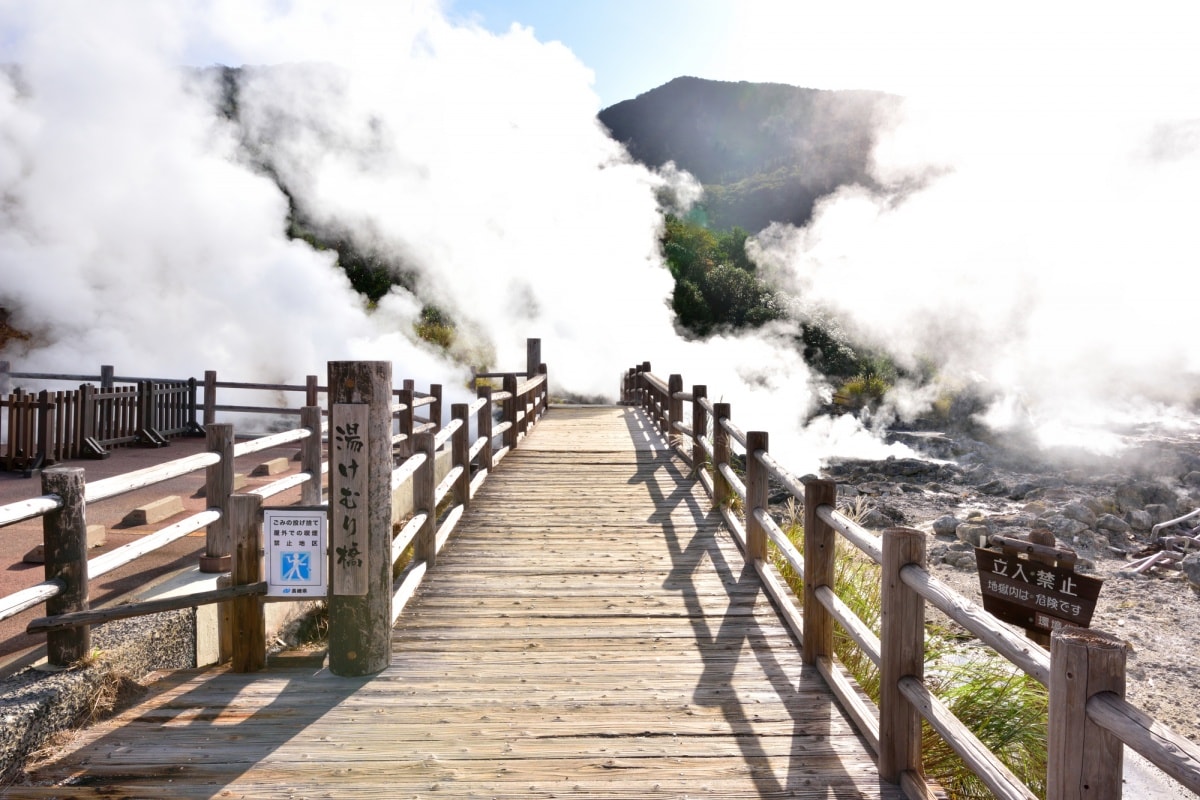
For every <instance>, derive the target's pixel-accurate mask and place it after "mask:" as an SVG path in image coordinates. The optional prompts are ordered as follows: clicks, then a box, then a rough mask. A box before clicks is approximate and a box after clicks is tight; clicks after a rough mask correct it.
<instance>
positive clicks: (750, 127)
mask: <svg viewBox="0 0 1200 800" xmlns="http://www.w3.org/2000/svg"><path fill="white" fill-rule="evenodd" d="M896 102H897V98H896V97H894V96H892V95H887V94H883V93H880V92H866V91H842V92H831V91H821V90H817V89H804V88H800V87H796V86H787V85H784V84H777V83H747V82H744V81H743V82H739V83H731V82H725V81H711V80H703V79H700V78H688V77H683V78H676V79H675V80H673V81H671V82H670V83H667V84H664V85H663V86H660V87H658V88H657V89H653V90H651V91H649V92H645V93H644V94H640V95H638V96H637V97H636V98H634V99H632V100H625V101H623V102H620V103H617V104H616V105H613V106H610V107H608V108H606V109H604V110H603V111H601V112H600V121H601V122H602V123H604V125H605V126H606V127H607V128H608V130H609V132H610V134H611V135H612V137H613V138H614V139H616V140H617V141H619V142H622V143H623V144H624V145H625V146H626V148H628V150H629V152H630V154H631V155H633V157H634V158H636V159H638V160H639V161H641V162H642V163H644V164H646V165H648V166H652V167H660V166H662V165H664V164H666V163H667V162H668V161H673V162H675V165H676V166H677V167H679V168H680V169H683V170H686V171H688V172H690V173H691V174H692V175H694V176H696V178H697V179H698V180H699V181H700V182H701V183H702V184H703V185H704V189H705V197H704V200H703V201H702V203H701V206H700V208H699V209H698V211H699V213H700V214H701V215H702V218H703V219H704V220H705V221H706V223H707V224H708V226H709V227H711V228H714V229H719V230H727V229H730V228H733V227H741V228H745V229H746V230H748V231H750V232H751V233H754V232H757V231H759V230H762V229H763V228H765V227H766V226H767V225H769V224H770V223H771V222H790V223H792V224H794V225H803V224H804V223H805V222H807V221H808V218H809V217H810V216H811V214H812V209H813V205H814V203H815V202H816V200H817V199H818V198H820V197H821V196H822V195H825V194H828V193H830V192H832V191H833V190H834V189H836V188H837V187H838V186H840V185H842V184H846V183H864V184H870V182H871V179H870V177H869V175H868V172H867V165H868V160H869V158H870V153H871V148H872V146H873V144H874V142H875V137H876V134H877V131H878V130H879V127H880V125H881V123H883V122H884V121H885V120H886V118H887V116H888V115H889V114H890V113H891V111H892V109H893V108H894V105H895V103H896Z"/></svg>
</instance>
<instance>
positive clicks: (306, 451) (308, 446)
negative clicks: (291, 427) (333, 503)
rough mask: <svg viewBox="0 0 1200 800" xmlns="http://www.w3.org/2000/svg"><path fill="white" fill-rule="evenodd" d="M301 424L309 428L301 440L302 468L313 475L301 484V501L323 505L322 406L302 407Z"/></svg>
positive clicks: (308, 504)
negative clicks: (305, 436) (306, 435)
mask: <svg viewBox="0 0 1200 800" xmlns="http://www.w3.org/2000/svg"><path fill="white" fill-rule="evenodd" d="M300 424H301V425H302V426H303V427H305V428H307V429H308V430H309V435H308V437H307V438H305V439H303V440H301V442H300V469H302V470H304V471H305V472H307V473H308V474H309V475H311V476H312V478H311V479H310V480H307V481H305V482H304V483H303V484H301V485H300V502H301V503H303V504H304V505H306V506H319V505H321V407H320V406H315V405H308V406H305V407H304V408H302V409H300Z"/></svg>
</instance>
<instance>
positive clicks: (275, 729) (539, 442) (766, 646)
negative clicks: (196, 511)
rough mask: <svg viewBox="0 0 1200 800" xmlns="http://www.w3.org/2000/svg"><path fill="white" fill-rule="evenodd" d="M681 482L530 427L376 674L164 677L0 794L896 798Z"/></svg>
mask: <svg viewBox="0 0 1200 800" xmlns="http://www.w3.org/2000/svg"><path fill="white" fill-rule="evenodd" d="M684 469H685V467H684V466H683V465H682V464H681V462H680V461H679V460H678V459H675V458H672V457H671V455H670V454H669V452H668V451H667V450H666V447H665V444H664V442H663V441H662V439H661V438H660V437H659V436H658V435H657V433H655V432H653V431H652V430H651V428H650V427H649V425H648V422H647V420H646V418H645V417H644V416H643V415H642V413H641V412H640V411H638V410H635V409H628V408H556V409H552V410H551V411H550V412H549V413H548V414H547V415H546V416H545V417H544V418H543V420H542V422H541V423H540V424H539V425H538V426H537V428H536V429H535V430H534V431H533V432H532V433H531V434H530V435H529V436H528V437H527V438H526V439H525V441H524V442H523V443H522V445H521V447H520V449H518V450H515V451H513V452H511V453H510V454H509V455H508V457H507V458H506V459H505V460H504V461H503V462H502V463H501V464H500V466H499V468H498V469H497V470H496V472H495V474H494V475H493V476H491V477H490V478H489V480H488V481H487V482H486V483H485V484H484V486H483V488H482V489H481V490H480V492H479V494H478V495H477V496H476V498H475V503H474V505H473V506H472V509H471V510H470V512H468V514H466V515H465V516H464V518H463V520H462V522H461V523H460V526H459V529H458V531H457V532H456V533H455V535H454V537H452V539H451V541H450V543H449V544H448V545H447V547H446V549H445V550H444V551H443V552H442V554H441V556H440V557H439V560H438V564H437V567H436V568H435V569H434V570H432V571H431V572H430V574H429V575H428V577H427V578H426V582H425V584H424V585H423V586H422V588H421V590H420V591H419V592H418V594H417V596H416V597H415V598H414V600H413V601H412V602H411V603H410V605H409V607H408V609H406V611H405V614H404V616H403V617H402V618H401V620H400V622H399V623H398V625H397V627H396V629H395V634H394V640H393V650H394V652H393V657H392V662H391V665H390V667H389V668H388V669H386V670H384V671H383V672H382V673H380V674H379V675H376V676H373V677H371V678H365V679H344V678H337V677H335V676H332V675H330V674H329V673H328V671H327V670H324V669H319V668H316V667H310V668H288V669H280V668H272V669H271V670H269V671H268V672H266V673H259V674H256V675H235V674H232V673H229V672H227V671H226V670H224V669H208V670H200V671H186V672H180V673H174V674H170V675H167V676H165V677H164V678H163V679H162V680H161V681H159V682H158V683H157V684H155V685H154V686H153V687H152V689H151V693H150V695H149V696H148V697H147V698H146V699H145V700H144V701H143V702H141V703H140V704H139V705H137V706H136V707H134V708H132V709H130V710H128V711H127V712H125V713H123V714H121V715H119V716H118V717H116V718H114V719H113V720H112V721H109V722H106V723H104V724H101V725H99V726H97V727H95V728H94V729H92V730H90V731H88V732H85V733H83V734H81V735H79V736H78V737H77V740H76V741H75V742H74V743H73V744H72V745H71V746H70V747H69V748H67V749H66V750H65V751H64V752H63V753H62V754H61V755H60V756H58V757H57V758H56V759H55V760H54V761H52V762H50V763H47V764H45V765H43V766H40V767H38V768H37V769H36V770H35V771H34V772H33V773H32V780H33V783H34V784H41V785H25V786H16V787H11V788H9V789H7V790H4V792H3V794H0V796H4V797H21V798H46V797H56V798H57V797H61V798H68V797H69V798H80V797H88V798H100V797H104V798H112V797H122V798H155V800H162V798H294V799H295V800H299V799H300V798H379V799H380V800H383V799H384V798H386V799H387V800H393V799H394V798H405V797H432V796H438V797H497V798H533V797H639V798H640V797H663V798H680V797H701V796H703V797H811V798H877V797H881V798H887V799H888V800H892V798H899V797H901V796H902V795H901V794H900V792H899V790H898V789H897V788H896V787H893V786H891V785H888V784H883V785H880V782H879V780H878V778H877V776H876V775H875V766H874V762H873V760H872V758H871V757H870V756H869V755H868V752H869V750H868V746H867V745H866V744H865V742H864V741H863V740H862V739H861V738H860V737H859V736H858V735H857V734H856V733H855V732H854V731H853V730H852V728H851V727H850V725H849V723H848V722H847V720H846V719H845V717H844V716H843V714H842V713H841V711H840V710H839V708H838V707H837V705H836V704H835V703H834V701H833V700H832V698H831V695H830V693H829V692H828V690H827V689H826V688H825V686H824V684H823V682H822V680H821V678H820V677H819V676H818V675H817V673H816V671H815V670H810V669H807V668H805V667H804V666H803V665H802V664H801V661H800V657H799V654H798V650H797V647H796V645H795V643H794V642H793V640H792V639H791V637H790V635H789V634H788V632H787V630H786V629H785V628H784V626H783V625H782V624H781V623H780V622H779V620H778V618H777V616H776V614H775V611H774V608H773V607H772V605H771V603H770V601H769V600H768V599H767V598H766V597H765V595H764V594H763V592H762V591H761V589H760V585H759V582H758V579H757V576H756V575H755V573H754V571H753V569H747V568H745V567H744V566H743V563H742V559H741V555H740V553H739V552H738V549H737V547H736V545H735V544H734V543H733V542H732V539H731V538H730V536H729V534H728V533H727V532H726V531H725V530H724V529H723V527H722V526H721V524H720V522H719V515H716V514H713V513H711V512H710V510H709V501H708V499H707V497H706V496H705V495H704V492H703V490H702V489H701V488H700V487H699V485H698V484H697V483H696V482H695V481H694V480H692V479H690V478H689V477H688V476H687V475H686V474H685V472H684ZM47 784H49V785H47Z"/></svg>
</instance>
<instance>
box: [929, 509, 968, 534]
mask: <svg viewBox="0 0 1200 800" xmlns="http://www.w3.org/2000/svg"><path fill="white" fill-rule="evenodd" d="M961 524H962V520H960V519H959V518H958V517H956V516H954V515H953V514H943V515H942V516H940V517H938V518H937V519H935V520H934V521H933V535H934V536H946V537H952V536H954V535H955V533H956V531H957V530H958V526H959V525H961Z"/></svg>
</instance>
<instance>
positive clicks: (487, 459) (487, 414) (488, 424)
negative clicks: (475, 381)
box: [475, 386, 493, 472]
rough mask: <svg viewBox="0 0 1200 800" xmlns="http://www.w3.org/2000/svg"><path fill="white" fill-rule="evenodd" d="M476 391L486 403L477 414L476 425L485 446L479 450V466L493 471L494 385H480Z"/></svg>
mask: <svg viewBox="0 0 1200 800" xmlns="http://www.w3.org/2000/svg"><path fill="white" fill-rule="evenodd" d="M475 391H476V393H478V395H479V396H480V397H482V398H483V399H485V400H487V402H486V403H484V404H483V406H482V407H481V408H480V409H479V413H478V414H476V420H475V427H476V428H477V429H478V431H479V438H480V439H482V440H483V447H482V448H481V449H480V451H479V468H480V469H486V470H487V471H488V472H491V471H492V466H493V465H492V387H491V386H479V387H477V388H476V389H475Z"/></svg>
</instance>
